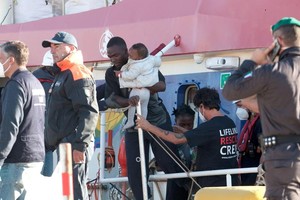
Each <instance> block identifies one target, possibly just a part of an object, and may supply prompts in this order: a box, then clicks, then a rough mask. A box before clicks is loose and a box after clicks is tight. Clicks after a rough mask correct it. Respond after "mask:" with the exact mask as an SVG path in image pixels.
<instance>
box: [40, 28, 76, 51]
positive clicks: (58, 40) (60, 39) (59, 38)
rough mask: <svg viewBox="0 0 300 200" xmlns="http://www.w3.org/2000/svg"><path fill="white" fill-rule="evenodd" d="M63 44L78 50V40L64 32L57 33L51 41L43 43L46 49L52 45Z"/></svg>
mask: <svg viewBox="0 0 300 200" xmlns="http://www.w3.org/2000/svg"><path fill="white" fill-rule="evenodd" d="M62 43H65V44H71V45H73V46H74V47H76V48H78V45H77V40H76V38H75V37H74V35H72V34H71V33H67V32H64V31H60V32H58V33H56V34H55V35H54V37H53V38H52V39H51V40H44V41H43V42H42V46H43V47H44V48H46V47H50V46H51V44H62Z"/></svg>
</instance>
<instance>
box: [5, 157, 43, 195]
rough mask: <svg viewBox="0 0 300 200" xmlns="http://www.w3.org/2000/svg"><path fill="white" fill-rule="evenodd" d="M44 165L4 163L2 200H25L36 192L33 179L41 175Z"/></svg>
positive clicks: (38, 163) (37, 163) (40, 163)
mask: <svg viewBox="0 0 300 200" xmlns="http://www.w3.org/2000/svg"><path fill="white" fill-rule="evenodd" d="M42 166H43V163H42V162H36V163H4V164H3V165H2V167H1V169H0V200H13V199H17V200H24V199H25V198H26V196H27V195H29V196H30V194H31V193H34V192H36V191H35V188H33V187H31V185H32V179H33V178H34V177H38V176H39V175H40V173H41V170H42Z"/></svg>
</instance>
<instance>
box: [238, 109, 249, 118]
mask: <svg viewBox="0 0 300 200" xmlns="http://www.w3.org/2000/svg"><path fill="white" fill-rule="evenodd" d="M236 115H237V117H238V118H239V119H240V120H247V119H248V118H249V113H248V111H247V110H246V109H244V108H237V109H236Z"/></svg>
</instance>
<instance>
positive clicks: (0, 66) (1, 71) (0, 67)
mask: <svg viewBox="0 0 300 200" xmlns="http://www.w3.org/2000/svg"><path fill="white" fill-rule="evenodd" d="M7 61H8V58H7V59H6V61H5V62H4V63H3V64H2V63H0V77H2V78H3V77H5V72H7V70H9V68H10V66H9V67H8V68H7V69H6V70H5V71H4V66H3V65H5V63H6V62H7Z"/></svg>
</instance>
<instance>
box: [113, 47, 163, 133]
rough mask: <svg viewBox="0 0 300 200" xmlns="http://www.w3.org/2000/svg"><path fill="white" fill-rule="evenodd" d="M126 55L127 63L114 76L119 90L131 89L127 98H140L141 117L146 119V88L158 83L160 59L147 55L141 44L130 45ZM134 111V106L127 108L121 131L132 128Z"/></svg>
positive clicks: (146, 50) (147, 100)
mask: <svg viewBox="0 0 300 200" xmlns="http://www.w3.org/2000/svg"><path fill="white" fill-rule="evenodd" d="M128 53H129V60H128V63H127V64H126V65H124V66H123V67H122V68H121V71H115V74H116V76H118V77H119V82H120V87H121V88H132V89H131V92H130V95H129V97H132V96H139V97H140V103H141V112H142V116H143V117H145V118H146V117H147V113H148V109H147V107H148V102H149V98H150V90H149V89H147V88H146V87H151V86H153V85H154V84H155V83H157V82H158V68H159V67H160V64H161V59H160V57H156V56H151V55H149V53H148V49H147V47H146V46H145V45H144V44H142V43H137V44H134V45H132V47H131V48H130V49H129V51H128ZM135 109H136V108H135V106H132V107H130V108H129V110H128V119H127V123H126V124H125V126H124V127H123V129H127V128H130V127H132V126H134V115H135Z"/></svg>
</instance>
